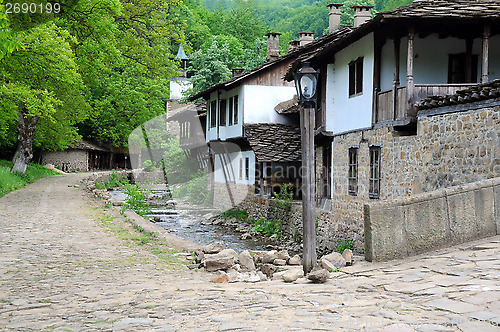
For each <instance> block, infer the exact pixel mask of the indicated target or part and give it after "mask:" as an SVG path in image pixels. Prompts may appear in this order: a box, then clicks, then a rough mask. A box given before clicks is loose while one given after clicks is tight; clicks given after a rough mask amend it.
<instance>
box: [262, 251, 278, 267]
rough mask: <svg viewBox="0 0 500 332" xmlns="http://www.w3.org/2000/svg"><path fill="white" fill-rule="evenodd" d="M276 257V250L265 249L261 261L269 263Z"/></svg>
mask: <svg viewBox="0 0 500 332" xmlns="http://www.w3.org/2000/svg"><path fill="white" fill-rule="evenodd" d="M277 258H278V252H277V251H276V250H271V251H266V252H265V253H264V255H263V256H262V263H264V264H270V263H272V262H274V260H275V259H277Z"/></svg>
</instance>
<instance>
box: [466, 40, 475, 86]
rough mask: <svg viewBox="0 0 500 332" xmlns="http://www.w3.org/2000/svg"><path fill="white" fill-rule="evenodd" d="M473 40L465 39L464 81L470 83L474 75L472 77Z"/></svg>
mask: <svg viewBox="0 0 500 332" xmlns="http://www.w3.org/2000/svg"><path fill="white" fill-rule="evenodd" d="M473 42H474V40H473V39H472V38H467V39H466V40H465V83H472V82H473V80H475V77H472V45H473Z"/></svg>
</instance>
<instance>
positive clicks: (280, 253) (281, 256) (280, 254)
mask: <svg viewBox="0 0 500 332" xmlns="http://www.w3.org/2000/svg"><path fill="white" fill-rule="evenodd" d="M277 256H278V259H282V260H284V261H285V262H288V260H289V259H290V255H289V254H288V250H286V249H284V250H280V251H278V254H277Z"/></svg>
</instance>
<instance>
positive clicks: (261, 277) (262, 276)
mask: <svg viewBox="0 0 500 332" xmlns="http://www.w3.org/2000/svg"><path fill="white" fill-rule="evenodd" d="M257 276H258V277H259V279H260V281H266V280H267V277H266V275H265V274H264V273H262V271H257Z"/></svg>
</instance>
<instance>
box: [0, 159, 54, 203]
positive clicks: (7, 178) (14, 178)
mask: <svg viewBox="0 0 500 332" xmlns="http://www.w3.org/2000/svg"><path fill="white" fill-rule="evenodd" d="M11 168H12V163H11V162H9V161H6V160H0V197H2V196H4V195H5V194H7V193H9V192H11V191H14V190H17V189H20V188H23V187H24V186H25V185H26V184H28V183H32V182H35V181H36V180H38V179H40V178H43V177H47V176H52V175H57V174H58V173H57V172H55V171H53V170H50V169H47V168H45V167H43V166H41V165H37V164H29V165H28V169H27V170H26V173H24V175H20V174H16V173H11V171H10V169H11Z"/></svg>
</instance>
